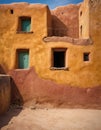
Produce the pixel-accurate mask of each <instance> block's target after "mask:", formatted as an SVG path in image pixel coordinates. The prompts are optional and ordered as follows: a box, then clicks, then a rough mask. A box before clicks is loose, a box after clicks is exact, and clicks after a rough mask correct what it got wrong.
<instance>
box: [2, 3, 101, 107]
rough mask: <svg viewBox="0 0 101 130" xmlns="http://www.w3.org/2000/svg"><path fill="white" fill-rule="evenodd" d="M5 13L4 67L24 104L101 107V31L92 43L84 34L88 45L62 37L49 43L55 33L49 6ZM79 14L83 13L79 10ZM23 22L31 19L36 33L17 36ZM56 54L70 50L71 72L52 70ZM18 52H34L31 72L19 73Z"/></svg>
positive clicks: (68, 67)
mask: <svg viewBox="0 0 101 130" xmlns="http://www.w3.org/2000/svg"><path fill="white" fill-rule="evenodd" d="M0 7H1V8H0V16H1V24H0V37H1V38H0V45H1V46H0V63H1V67H2V69H3V70H4V71H5V72H7V73H9V74H10V75H11V77H12V78H13V80H14V82H13V81H12V82H13V83H12V86H15V87H14V92H15V94H14V95H13V96H15V98H16V99H17V100H18V102H20V100H21V101H22V102H26V101H29V100H36V102H37V101H38V102H43V103H44V102H48V101H49V102H54V103H55V102H56V104H58V103H59V102H60V104H69V103H70V104H72V105H75V106H76V105H77V104H81V105H86V103H87V104H90V105H93V104H95V105H99V106H100V105H101V104H100V93H101V89H100V88H101V73H100V72H101V67H100V66H101V62H99V61H100V59H101V51H100V49H101V45H100V34H101V33H100V31H99V34H98V35H95V34H96V33H94V32H93V33H92V35H91V36H92V37H90V36H89V37H88V34H87V37H88V38H87V37H86V35H85V34H86V32H84V37H82V38H87V39H82V40H81V39H78V38H76V39H74V38H69V37H68V38H66V39H65V38H64V37H63V39H62V38H59V39H60V40H59V39H58V37H56V38H55V40H54V38H53V37H51V38H50V40H49V41H45V40H44V39H45V38H44V37H47V36H48V27H49V28H50V27H51V22H49V21H47V20H48V19H49V20H51V15H50V11H49V10H48V7H47V6H46V5H30V4H28V3H27V4H25V3H22V4H11V5H3V6H1V5H0ZM73 7H74V5H72V8H73ZM22 8H23V10H22ZM74 8H75V7H74ZM11 9H13V10H14V13H13V14H11V13H10V10H11ZM76 9H77V10H76V11H78V6H77V8H76ZM74 12H75V11H74ZM74 14H75V13H74ZM95 14H96V13H95ZM19 16H30V17H31V19H32V21H31V22H32V26H31V31H32V33H18V32H17V25H18V18H19ZM90 16H91V15H90ZM71 17H72V16H71ZM92 17H93V15H92ZM66 18H67V17H66ZM75 18H77V15H76V16H75ZM71 19H72V18H71ZM73 19H74V15H73ZM93 20H94V19H93ZM74 21H75V20H74ZM81 21H82V20H81ZM74 23H76V22H74ZM74 23H73V25H74ZM87 24H88V23H87ZM47 25H48V26H47ZM57 25H58V24H57ZM75 25H77V24H75ZM75 27H76V26H75ZM71 28H72V25H71ZM75 29H76V28H75ZM95 30H96V31H95ZM85 31H86V29H85ZM92 31H93V30H92ZM94 31H95V32H97V28H95V27H94ZM75 32H76V31H75ZM71 34H73V33H71ZM75 34H78V33H75ZM71 37H72V36H71ZM46 39H47V38H46ZM56 39H58V40H56ZM86 41H87V42H86ZM90 41H92V42H91V43H90ZM53 48H55V49H57V48H62V49H66V55H65V60H66V61H65V62H66V63H65V64H66V68H65V69H61V70H59V69H52V62H53V61H52V49H53ZM17 49H29V57H30V60H29V68H28V69H23V70H19V69H18V67H17ZM85 52H89V53H90V57H89V61H84V60H83V54H84V53H85ZM31 68H32V69H31ZM33 68H34V69H33ZM87 93H88V94H87ZM19 97H20V99H19ZM79 97H80V98H79Z"/></svg>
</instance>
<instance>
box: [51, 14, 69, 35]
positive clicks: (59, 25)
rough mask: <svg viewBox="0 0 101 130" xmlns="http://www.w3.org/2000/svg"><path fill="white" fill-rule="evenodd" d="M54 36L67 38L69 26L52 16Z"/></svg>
mask: <svg viewBox="0 0 101 130" xmlns="http://www.w3.org/2000/svg"><path fill="white" fill-rule="evenodd" d="M52 35H53V36H67V35H68V28H67V26H66V25H65V24H64V23H63V22H62V21H61V20H60V19H59V18H57V17H56V16H55V15H52Z"/></svg>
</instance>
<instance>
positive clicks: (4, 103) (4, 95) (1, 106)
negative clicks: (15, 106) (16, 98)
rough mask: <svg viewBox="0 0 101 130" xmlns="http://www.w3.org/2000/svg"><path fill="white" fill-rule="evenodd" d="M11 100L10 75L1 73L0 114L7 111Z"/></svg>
mask: <svg viewBox="0 0 101 130" xmlns="http://www.w3.org/2000/svg"><path fill="white" fill-rule="evenodd" d="M10 100H11V85H10V76H7V75H0V115H1V114H3V113H4V112H6V111H7V109H8V108H9V106H10Z"/></svg>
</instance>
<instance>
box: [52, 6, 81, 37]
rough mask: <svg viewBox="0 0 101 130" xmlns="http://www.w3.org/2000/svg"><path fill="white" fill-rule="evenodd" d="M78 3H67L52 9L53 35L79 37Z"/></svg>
mask: <svg viewBox="0 0 101 130" xmlns="http://www.w3.org/2000/svg"><path fill="white" fill-rule="evenodd" d="M79 7H80V5H73V4H71V5H67V6H61V7H57V8H56V9H54V10H52V11H51V13H52V26H53V34H54V35H55V36H68V37H73V38H78V37H79V15H78V11H79Z"/></svg>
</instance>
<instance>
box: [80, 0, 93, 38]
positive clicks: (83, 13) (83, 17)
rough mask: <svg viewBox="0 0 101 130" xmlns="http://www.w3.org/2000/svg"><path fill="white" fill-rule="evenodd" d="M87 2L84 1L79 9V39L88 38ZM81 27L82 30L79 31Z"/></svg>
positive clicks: (88, 18) (88, 17)
mask: <svg viewBox="0 0 101 130" xmlns="http://www.w3.org/2000/svg"><path fill="white" fill-rule="evenodd" d="M89 11H90V10H89V0H84V2H83V3H82V4H81V6H80V9H79V38H81V39H83V38H85V39H87V38H90V33H89V31H90V28H89V26H90V20H91V19H90V16H89ZM81 26H82V30H81Z"/></svg>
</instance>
